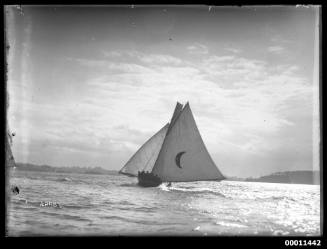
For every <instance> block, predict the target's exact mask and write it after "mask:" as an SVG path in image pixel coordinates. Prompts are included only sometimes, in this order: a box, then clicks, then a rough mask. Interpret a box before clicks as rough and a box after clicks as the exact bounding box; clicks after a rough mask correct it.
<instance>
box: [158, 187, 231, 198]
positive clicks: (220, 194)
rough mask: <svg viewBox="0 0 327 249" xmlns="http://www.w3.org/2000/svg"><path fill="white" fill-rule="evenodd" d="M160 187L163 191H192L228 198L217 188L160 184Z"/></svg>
mask: <svg viewBox="0 0 327 249" xmlns="http://www.w3.org/2000/svg"><path fill="white" fill-rule="evenodd" d="M160 189H161V190H163V191H171V192H180V193H190V194H191V193H192V194H212V195H215V196H220V197H223V198H228V197H227V196H225V195H224V194H223V193H221V192H219V191H217V190H212V189H209V188H184V187H183V188H179V187H167V186H165V185H164V186H162V185H160Z"/></svg>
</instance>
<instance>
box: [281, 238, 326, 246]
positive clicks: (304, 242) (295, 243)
mask: <svg viewBox="0 0 327 249" xmlns="http://www.w3.org/2000/svg"><path fill="white" fill-rule="evenodd" d="M285 245H286V246H321V240H319V239H318V240H285Z"/></svg>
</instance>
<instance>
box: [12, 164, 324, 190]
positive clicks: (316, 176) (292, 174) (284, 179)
mask: <svg viewBox="0 0 327 249" xmlns="http://www.w3.org/2000/svg"><path fill="white" fill-rule="evenodd" d="M16 169H17V170H22V171H39V172H53V173H79V174H92V175H116V174H118V170H106V169H104V168H101V167H78V166H73V167H55V166H49V165H36V164H31V163H16ZM226 180H228V181H245V182H267V183H289V184H310V185H319V184H320V172H319V171H310V170H303V171H286V172H276V173H273V174H270V175H265V176H261V177H257V178H252V177H249V178H239V177H227V179H226Z"/></svg>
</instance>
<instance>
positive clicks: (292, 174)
mask: <svg viewBox="0 0 327 249" xmlns="http://www.w3.org/2000/svg"><path fill="white" fill-rule="evenodd" d="M227 180H230V181H246V182H267V183H289V184H310V185H319V184H320V172H319V171H310V170H302V171H300V170H297V171H285V172H276V173H273V174H270V175H265V176H261V177H258V178H252V177H249V178H237V177H230V178H227Z"/></svg>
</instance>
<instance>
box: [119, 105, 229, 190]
mask: <svg viewBox="0 0 327 249" xmlns="http://www.w3.org/2000/svg"><path fill="white" fill-rule="evenodd" d="M130 172H132V173H130ZM136 172H137V176H138V184H139V185H140V186H143V187H156V186H158V185H160V184H161V183H162V182H189V181H214V180H215V181H217V180H218V181H220V180H224V179H225V177H224V176H223V175H222V173H221V172H220V171H219V169H218V168H217V166H216V165H215V163H214V161H213V160H212V158H211V156H210V154H209V152H208V150H207V149H206V147H205V145H204V142H203V140H202V138H201V135H200V132H199V130H198V128H197V125H196V123H195V120H194V117H193V114H192V111H191V108H190V105H189V103H188V102H187V103H186V105H185V106H184V107H183V105H182V104H180V103H178V102H177V104H176V107H175V111H174V114H173V117H172V118H171V121H170V123H168V124H166V125H165V126H164V127H163V128H162V129H161V130H160V131H159V132H157V133H156V134H155V135H154V136H153V137H151V138H150V139H149V140H148V141H147V142H146V143H145V144H144V145H143V146H142V147H141V148H140V149H139V150H138V151H137V152H136V153H135V154H134V155H133V156H132V158H131V159H130V160H129V161H128V162H127V163H126V165H125V166H124V167H123V168H122V169H121V170H120V173H125V174H130V175H133V176H134V175H135V174H136Z"/></svg>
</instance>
